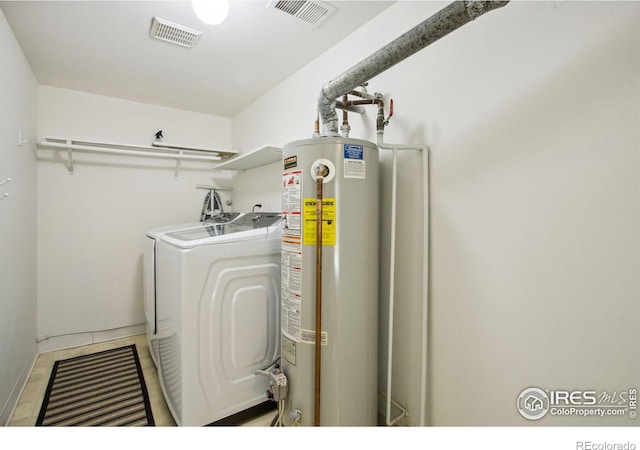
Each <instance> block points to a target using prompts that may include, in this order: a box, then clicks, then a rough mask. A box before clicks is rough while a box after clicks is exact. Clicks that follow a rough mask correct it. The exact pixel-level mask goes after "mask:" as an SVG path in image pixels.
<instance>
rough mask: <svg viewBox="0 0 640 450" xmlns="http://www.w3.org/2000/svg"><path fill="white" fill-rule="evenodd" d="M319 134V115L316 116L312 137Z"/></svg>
mask: <svg viewBox="0 0 640 450" xmlns="http://www.w3.org/2000/svg"><path fill="white" fill-rule="evenodd" d="M319 134H320V113H317V114H316V121H315V123H314V129H313V135H314V136H318V135H319Z"/></svg>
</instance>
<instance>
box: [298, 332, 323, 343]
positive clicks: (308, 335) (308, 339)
mask: <svg viewBox="0 0 640 450" xmlns="http://www.w3.org/2000/svg"><path fill="white" fill-rule="evenodd" d="M320 335H321V338H320V339H321V342H320V345H327V332H326V331H323V332H322V333H320ZM301 342H304V343H305V344H315V343H316V331H315V330H302V339H301Z"/></svg>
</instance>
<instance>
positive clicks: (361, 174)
mask: <svg viewBox="0 0 640 450" xmlns="http://www.w3.org/2000/svg"><path fill="white" fill-rule="evenodd" d="M344 177H345V178H359V179H361V180H364V179H365V178H367V170H366V163H365V161H364V160H363V159H345V160H344Z"/></svg>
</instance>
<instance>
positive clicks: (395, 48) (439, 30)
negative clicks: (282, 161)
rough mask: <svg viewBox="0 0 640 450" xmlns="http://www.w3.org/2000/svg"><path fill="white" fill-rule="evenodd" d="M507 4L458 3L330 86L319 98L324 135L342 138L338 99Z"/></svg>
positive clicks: (327, 85) (321, 92)
mask: <svg viewBox="0 0 640 450" xmlns="http://www.w3.org/2000/svg"><path fill="white" fill-rule="evenodd" d="M507 3H509V2H508V0H507V1H479V0H466V1H456V2H453V3H451V4H450V5H448V6H446V7H445V8H443V9H442V10H440V11H439V12H437V13H436V14H434V15H433V16H431V17H429V18H428V19H426V20H425V21H423V22H422V23H420V24H419V25H417V26H415V27H414V28H412V29H411V30H409V31H407V32H406V33H404V34H403V35H401V36H400V37H398V38H396V39H395V40H394V41H392V42H390V43H389V44H387V45H386V46H384V47H382V48H381V49H379V50H378V51H376V52H374V53H373V54H372V55H371V56H368V57H367V58H365V59H363V60H362V61H361V62H359V63H357V64H356V65H355V66H353V67H351V68H350V69H348V70H347V71H346V72H344V73H342V74H341V75H339V76H338V77H336V78H335V79H333V80H331V81H330V82H329V83H327V84H325V85H324V86H323V87H322V89H321V91H320V95H319V96H318V111H319V113H320V117H321V119H322V128H323V133H322V135H323V136H338V135H339V134H338V115H337V114H336V111H335V104H336V99H337V98H338V97H341V96H342V95H344V94H346V93H348V92H349V91H351V90H353V89H355V88H356V87H358V86H360V85H362V84H363V83H365V82H366V81H368V80H370V79H371V78H373V77H375V76H376V75H379V74H381V73H382V72H384V71H385V70H387V69H389V68H390V67H392V66H394V65H396V64H397V63H399V62H400V61H402V60H404V59H406V58H408V57H409V56H411V55H413V54H414V53H416V52H418V51H419V50H422V49H423V48H425V47H426V46H428V45H429V44H432V43H433V42H435V41H437V40H438V39H440V38H441V37H444V36H446V35H447V34H449V33H451V32H452V31H454V30H456V29H458V28H460V27H461V26H462V25H464V24H466V23H468V22H470V21H472V20H474V19H476V18H477V17H480V16H481V15H483V14H485V13H487V12H489V11H491V10H493V9H496V8H500V7H502V6H504V5H506V4H507Z"/></svg>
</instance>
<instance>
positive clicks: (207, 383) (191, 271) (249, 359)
mask: <svg viewBox="0 0 640 450" xmlns="http://www.w3.org/2000/svg"><path fill="white" fill-rule="evenodd" d="M280 221H281V216H280V214H278V213H246V214H244V215H242V216H241V217H239V218H237V219H236V220H234V221H233V222H230V223H228V224H216V225H211V226H207V227H199V228H194V229H189V230H182V231H177V232H169V233H166V234H163V235H162V236H160V239H159V240H158V242H157V244H156V274H157V277H156V288H157V290H156V299H157V303H156V308H157V315H156V317H157V330H156V331H157V344H158V363H159V364H158V373H159V378H160V384H161V386H162V390H163V393H164V395H165V399H166V400H167V404H168V406H169V409H170V411H171V413H172V415H173V417H174V419H175V421H176V423H177V424H178V425H179V426H204V425H209V424H212V423H214V422H219V421H220V420H222V419H225V418H228V417H230V416H232V415H235V414H238V413H241V412H243V411H246V410H250V409H251V408H253V407H257V406H259V405H261V404H264V403H265V402H268V399H267V395H266V391H267V389H268V388H269V380H268V379H267V378H266V377H265V376H263V375H256V371H257V370H259V369H267V368H269V367H270V366H272V365H273V364H274V363H275V362H276V361H277V359H278V357H279V354H280V332H279V330H280V259H281V256H280V238H281V224H280ZM274 405H275V404H274Z"/></svg>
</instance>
